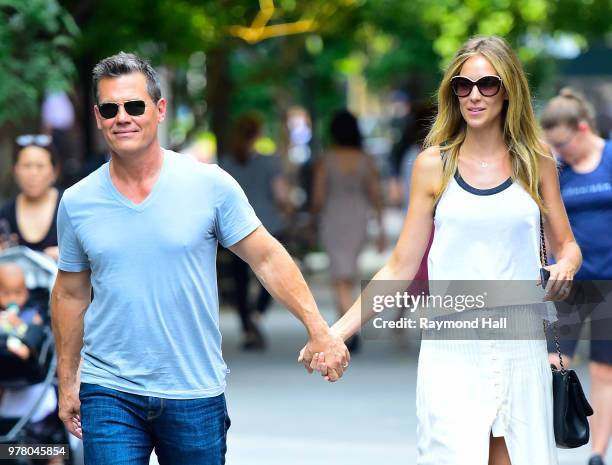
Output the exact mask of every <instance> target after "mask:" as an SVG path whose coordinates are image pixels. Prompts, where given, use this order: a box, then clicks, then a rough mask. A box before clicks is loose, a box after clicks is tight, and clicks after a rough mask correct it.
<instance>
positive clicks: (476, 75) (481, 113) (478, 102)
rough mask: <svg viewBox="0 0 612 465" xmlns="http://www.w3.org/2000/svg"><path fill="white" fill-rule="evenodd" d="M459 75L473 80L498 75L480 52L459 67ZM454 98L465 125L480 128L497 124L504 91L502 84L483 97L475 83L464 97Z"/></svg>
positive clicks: (504, 96) (504, 95) (504, 94)
mask: <svg viewBox="0 0 612 465" xmlns="http://www.w3.org/2000/svg"><path fill="white" fill-rule="evenodd" d="M459 75H460V76H464V77H467V78H469V79H470V80H472V81H474V82H476V81H478V80H479V79H480V78H482V77H483V76H499V74H497V71H496V70H495V68H493V65H492V64H491V63H490V62H489V60H487V59H486V58H485V57H484V56H483V55H480V54H478V55H474V56H472V57H470V58H469V59H468V60H467V61H466V62H465V63H464V64H463V66H462V67H461V70H460V71H459ZM455 98H457V99H458V100H459V108H460V110H461V115H462V116H463V119H464V120H465V122H466V123H467V125H468V126H469V127H470V128H474V129H480V128H484V127H488V126H491V125H492V124H499V121H500V118H501V112H502V108H503V105H504V99H505V98H506V91H505V89H504V86H503V85H502V86H501V88H500V89H499V92H497V94H496V95H494V96H492V97H485V96H483V95H482V94H481V93H480V91H479V90H478V86H476V85H475V86H473V87H472V90H471V92H470V93H469V94H468V95H467V96H466V97H455Z"/></svg>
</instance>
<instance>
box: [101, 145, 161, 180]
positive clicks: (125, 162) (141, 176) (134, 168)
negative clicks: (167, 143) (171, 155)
mask: <svg viewBox="0 0 612 465" xmlns="http://www.w3.org/2000/svg"><path fill="white" fill-rule="evenodd" d="M163 161H164V150H163V149H162V148H161V146H160V145H159V142H157V141H155V142H154V143H153V144H151V145H150V146H149V147H147V148H146V149H145V150H143V151H142V152H139V153H128V154H121V155H120V154H118V153H115V152H113V153H112V158H111V161H110V171H111V175H112V176H113V177H114V178H116V179H118V180H120V181H121V182H124V183H140V182H143V181H146V180H148V179H151V178H156V177H157V176H158V175H159V172H160V171H161V167H162V164H163Z"/></svg>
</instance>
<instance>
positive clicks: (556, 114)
mask: <svg viewBox="0 0 612 465" xmlns="http://www.w3.org/2000/svg"><path fill="white" fill-rule="evenodd" d="M542 127H543V128H544V132H545V134H546V139H547V141H548V143H549V145H550V146H551V148H552V149H553V151H554V152H555V154H556V155H557V156H558V157H559V159H560V162H561V166H560V171H559V182H560V185H561V195H562V197H563V203H564V204H565V208H566V210H567V215H568V217H569V221H570V224H571V226H572V230H573V231H574V236H575V237H576V241H577V242H578V245H579V246H580V250H581V251H582V256H583V259H584V261H583V262H582V267H581V268H580V270H579V271H578V273H576V277H575V278H576V279H577V280H605V281H607V282H610V280H612V234H610V230H611V229H612V142H611V141H609V140H604V139H603V138H601V137H599V135H598V134H597V130H596V129H595V118H594V117H593V113H592V111H591V109H590V107H589V105H588V104H587V102H586V101H585V100H584V99H583V98H582V97H581V96H580V95H578V94H576V93H574V92H573V91H572V90H571V89H568V88H565V89H562V90H561V92H560V93H559V95H558V96H557V97H555V98H553V99H552V100H551V101H550V102H549V103H548V105H547V106H546V108H545V109H544V111H543V113H542ZM607 287H609V286H607ZM605 299H606V302H605V303H604V304H603V305H600V306H599V307H598V308H597V309H595V310H594V311H593V313H592V314H591V325H590V335H591V337H590V339H591V340H590V345H591V353H590V358H591V363H590V366H589V368H590V372H591V381H592V382H591V405H592V406H593V410H594V412H595V413H594V414H593V416H592V417H591V429H592V434H593V437H592V440H591V447H592V450H593V457H591V460H590V461H589V465H604V461H603V456H605V455H606V450H607V448H608V443H609V441H610V437H611V436H612V340H610V338H612V314H611V313H610V303H609V302H610V300H609V299H610V296H606V297H605ZM577 342H578V341H577V340H575V339H562V340H561V350H562V352H563V353H564V356H563V357H564V361H565V364H566V365H567V364H569V363H571V359H572V357H573V356H574V352H575V350H576V345H577ZM549 351H550V352H552V353H551V356H550V360H551V362H552V363H555V364H558V363H559V359H558V357H557V354H556V353H555V348H554V346H552V345H549Z"/></svg>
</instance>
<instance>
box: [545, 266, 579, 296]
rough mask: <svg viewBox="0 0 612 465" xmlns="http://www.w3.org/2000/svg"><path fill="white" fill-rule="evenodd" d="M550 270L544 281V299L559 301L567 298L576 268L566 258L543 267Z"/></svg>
mask: <svg viewBox="0 0 612 465" xmlns="http://www.w3.org/2000/svg"><path fill="white" fill-rule="evenodd" d="M544 268H545V269H546V270H548V271H549V272H550V278H548V282H547V283H546V294H545V295H544V299H545V300H554V301H560V300H565V299H567V298H568V296H569V294H570V291H571V289H572V281H573V280H574V275H575V274H576V270H575V269H574V266H573V265H572V264H571V262H570V261H568V260H559V261H558V262H557V263H555V264H554V265H549V266H546V267H544Z"/></svg>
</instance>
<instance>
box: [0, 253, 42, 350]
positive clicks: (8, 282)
mask: <svg viewBox="0 0 612 465" xmlns="http://www.w3.org/2000/svg"><path fill="white" fill-rule="evenodd" d="M29 295H30V294H29V291H28V288H27V287H26V282H25V275H24V273H23V271H22V270H21V268H19V266H18V265H16V264H13V263H5V264H0V342H2V343H3V344H0V351H8V352H11V353H12V354H14V355H15V356H16V357H19V358H20V359H22V360H25V361H27V360H29V359H30V358H31V357H36V355H37V353H38V349H39V347H40V344H41V343H42V342H43V340H44V328H43V319H42V317H41V316H40V313H39V311H38V309H37V308H36V307H33V306H32V307H26V308H24V306H25V305H26V303H27V301H28V298H29Z"/></svg>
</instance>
